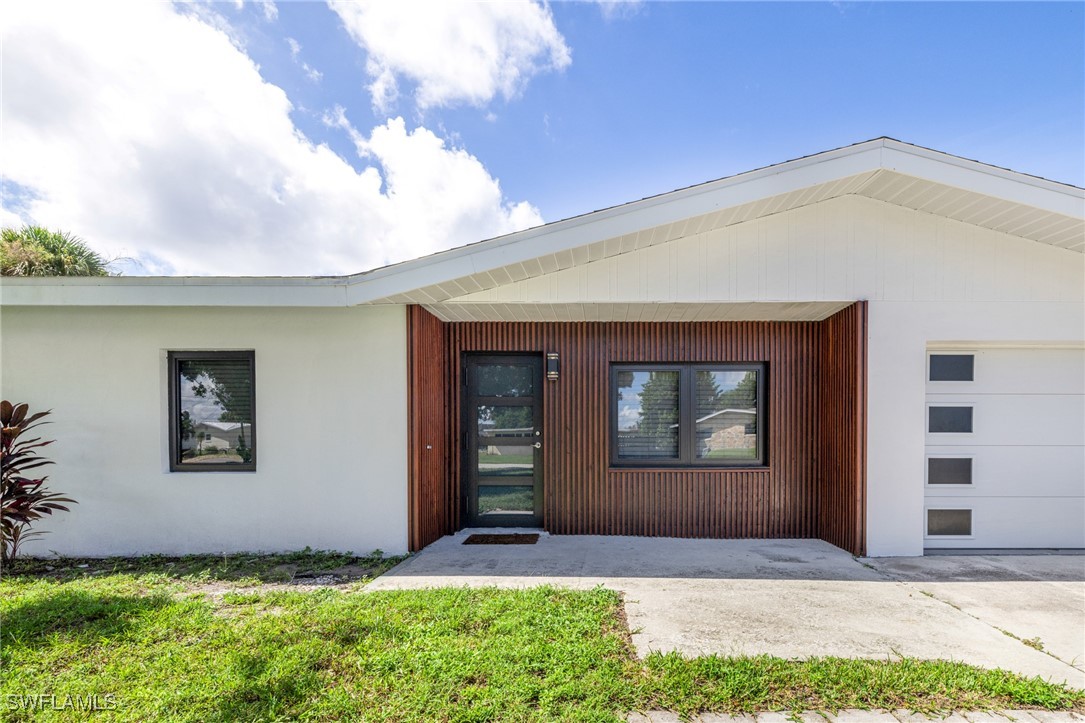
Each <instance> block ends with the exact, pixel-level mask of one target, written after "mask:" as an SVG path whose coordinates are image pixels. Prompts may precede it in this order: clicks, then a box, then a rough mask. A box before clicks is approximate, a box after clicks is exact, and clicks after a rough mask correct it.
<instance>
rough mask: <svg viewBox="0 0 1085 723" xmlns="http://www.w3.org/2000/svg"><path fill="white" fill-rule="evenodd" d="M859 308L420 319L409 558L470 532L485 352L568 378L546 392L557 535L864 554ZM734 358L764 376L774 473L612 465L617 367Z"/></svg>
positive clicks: (421, 315) (548, 511)
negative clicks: (468, 425) (744, 317)
mask: <svg viewBox="0 0 1085 723" xmlns="http://www.w3.org/2000/svg"><path fill="white" fill-rule="evenodd" d="M856 309H857V307H856V306H855V305H853V306H851V307H849V308H848V309H845V310H844V311H842V312H840V313H839V314H837V315H835V316H833V317H831V318H830V319H827V320H826V321H824V322H689V323H677V322H651V323H649V322H632V323H602V322H543V323H528V322H524V323H520V322H460V323H445V322H441V321H439V320H438V319H436V318H435V317H433V316H432V315H430V314H429V313H428V312H426V311H425V310H423V309H422V308H421V307H417V306H412V307H410V310H409V316H408V318H409V320H410V321H409V323H410V335H409V338H410V347H411V349H412V351H411V355H410V366H411V371H410V380H411V387H412V388H411V394H410V404H411V420H410V441H411V447H410V449H411V451H410V474H411V480H410V491H411V492H410V495H411V497H410V510H411V549H420V548H421V547H423V546H425V545H426V544H429V543H430V542H432V541H433V540H435V539H437V538H438V537H440V536H441V535H443V534H448V533H450V532H452V531H454V530H456V529H459V527H460V524H461V521H460V513H461V502H460V499H461V495H460V492H461V487H460V485H461V479H460V464H459V458H458V455H459V444H458V440H459V439H460V434H461V429H460V391H461V389H462V387H461V378H460V376H461V373H462V355H463V354H464V353H466V352H476V351H477V352H537V353H540V354H542V353H545V352H557V353H558V354H559V355H560V358H561V376H560V379H559V380H558V381H556V382H550V381H547V382H545V383H544V384H545V386H544V390H543V414H544V421H543V464H544V465H545V467H544V480H545V481H544V489H543V494H544V505H543V519H544V523H543V524H544V527H545V528H546V529H547V530H549V531H550V532H553V533H556V534H613V535H640V536H670V537H709V538H742V537H754V538H811V537H823V538H824V539H827V540H828V541H829V542H832V543H833V544H836V545H838V546H841V547H844V548H845V549H848V550H849V551H851V552H855V553H856V554H858V552H857V551H858V550H860V549H861V546H862V544H863V538H864V534H863V530H862V504H863V495H862V490H861V489H857V488H856V485H860V484H862V483H863V482H865V480H864V478H863V476H862V470H863V469H864V468H865V459H859V457H860V456H861V455H862V454H863V453H864V449H865V448H864V445H863V443H862V442H863V440H862V439H860V437H859V436H857V433H856V428H855V427H854V426H852V425H854V424H858V423H859V421H860V419H862V421H863V423H864V424H865V414H860V413H859V412H858V411H857V410H856V407H855V400H856V399H858V397H857V396H856V390H857V387H856V384H857V383H858V382H860V381H862V380H863V379H865V377H864V376H863V372H864V371H865V356H863V355H865V327H864V331H863V333H859V331H858V330H857V329H856V328H855V327H856V325H857V324H859V323H860V322H862V323H865V306H863V307H862V309H861V311H855V310H856ZM827 334H831V335H832V339H833V341H832V343H831V345H830V346H829V347H828V348H826V344H825V337H826V335H827ZM845 347H850V349H851V351H850V352H848V351H847V350H846V349H845ZM858 347H861V350H859V349H858ZM849 354H850V356H849ZM723 361H727V362H731V361H734V362H765V363H766V364H767V369H768V385H767V386H768V396H769V398H768V403H767V405H766V409H767V415H766V416H767V424H765V425H764V428H765V429H766V430H767V433H768V446H767V450H768V460H769V464H768V466H767V467H766V468H760V469H742V470H740V469H711V470H707V469H697V470H686V469H677V470H676V469H650V468H644V469H610V468H609V462H608V459H609V454H608V445H609V441H608V440H609V427H608V424H609V419H610V415H611V410H610V399H609V388H610V364H611V363H613V362H694V363H696V362H723ZM840 395H845V396H847V398H840V399H837V397H838V396H840ZM848 395H850V396H848ZM863 399H864V401H863V403H862V410H863V411H864V412H865V396H864V397H863ZM833 400H835V401H833ZM827 401H828V402H830V403H831V404H830V406H829V407H826V406H825V402H827ZM849 405H850V406H849ZM841 414H843V415H844V416H843V417H840V418H838V415H841ZM824 425H828V427H826V428H829V427H831V432H832V433H831V434H830V433H827V434H822V432H821V429H822V427H823V426H824ZM848 429H850V430H851V432H850V436H849V433H848V431H847V430H848ZM426 444H430V445H432V446H433V450H432V451H431V450H426V449H425V445H426ZM826 445H828V448H826Z"/></svg>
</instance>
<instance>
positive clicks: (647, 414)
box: [611, 364, 765, 467]
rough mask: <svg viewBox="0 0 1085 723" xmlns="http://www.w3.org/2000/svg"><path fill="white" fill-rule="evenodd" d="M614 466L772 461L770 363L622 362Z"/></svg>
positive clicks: (616, 385)
mask: <svg viewBox="0 0 1085 723" xmlns="http://www.w3.org/2000/svg"><path fill="white" fill-rule="evenodd" d="M611 400H612V401H611V415H612V416H611V419H612V421H611V463H612V464H614V465H626V466H645V465H651V466H655V465H670V466H685V467H702V466H703V467H725V466H745V467H751V466H762V465H764V464H765V434H764V428H765V427H764V424H765V410H764V400H765V367H764V365H763V364H615V365H614V366H613V367H612V368H611Z"/></svg>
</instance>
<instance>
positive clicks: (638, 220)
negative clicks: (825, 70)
mask: <svg viewBox="0 0 1085 723" xmlns="http://www.w3.org/2000/svg"><path fill="white" fill-rule="evenodd" d="M864 145H866V144H864ZM880 151H881V141H872V142H871V144H870V145H868V146H867V147H866V148H862V147H858V150H857V147H851V148H846V149H841V150H839V151H831V152H830V153H829V154H822V155H819V156H812V157H810V158H805V159H800V160H798V161H792V162H790V163H786V164H781V165H779V166H771V167H769V168H763V169H761V170H758V171H751V172H750V173H744V174H741V175H738V176H733V177H731V178H726V179H722V180H720V181H713V182H710V183H706V184H703V185H701V186H696V187H693V188H689V189H684V190H681V191H674V192H671V193H668V194H665V195H663V196H656V197H653V198H647V199H644V200H642V201H635V202H633V203H629V204H626V205H624V206H617V207H615V208H610V209H605V210H602V211H596V212H594V213H590V214H586V215H584V216H578V217H576V218H571V219H567V220H565V221H557V222H555V223H551V224H547V225H545V226H539V227H537V228H533V229H528V230H526V231H520V232H518V233H514V234H509V235H508V236H504V237H501V238H497V239H493V240H491V241H484V242H482V243H480V244H475V245H472V246H465V247H461V248H458V249H453V250H451V251H445V252H442V253H439V254H434V255H433V256H427V257H424V258H421V259H417V260H415V261H407V262H405V263H402V264H397V265H395V266H389V267H386V268H383V269H377V270H376V271H372V272H369V273H366V274H362V275H359V276H357V277H353V278H351V280H350V288H349V289H348V291H347V302H348V303H349V304H362V303H366V302H369V301H375V300H378V299H384V298H388V297H390V296H395V295H396V294H401V293H404V292H408V291H413V290H415V289H420V288H424V287H426V286H430V285H432V284H439V283H441V282H443V281H448V280H450V279H456V278H460V277H462V276H469V275H471V274H475V273H479V272H481V271H490V270H492V269H498V268H501V267H502V266H508V265H509V264H514V263H522V262H524V261H529V260H531V259H535V258H539V257H540V256H546V255H548V254H553V253H557V252H560V251H567V250H570V249H574V248H578V247H581V246H586V245H588V244H591V243H594V242H596V241H603V240H605V239H608V238H615V237H618V236H622V235H625V234H628V233H634V232H636V231H641V230H643V229H646V228H654V227H656V226H662V225H665V224H669V223H674V222H676V221H682V220H685V219H687V218H691V217H694V216H701V215H703V214H706V213H712V212H714V211H719V210H721V209H726V208H731V207H733V206H740V205H742V204H744V203H750V202H753V201H759V200H761V199H764V198H769V197H772V196H777V195H780V194H784V193H790V192H791V191H797V190H799V189H803V188H809V187H811V186H817V185H820V184H822V183H827V182H830V181H836V180H839V179H841V178H846V177H849V176H855V175H859V174H861V173H867V172H869V171H872V170H877V169H878V168H879V167H880V162H881V158H880Z"/></svg>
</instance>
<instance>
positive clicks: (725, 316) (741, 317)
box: [425, 301, 854, 321]
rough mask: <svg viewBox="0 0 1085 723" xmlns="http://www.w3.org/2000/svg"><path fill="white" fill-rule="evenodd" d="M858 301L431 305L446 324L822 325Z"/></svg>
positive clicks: (431, 309)
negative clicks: (729, 323) (639, 322)
mask: <svg viewBox="0 0 1085 723" xmlns="http://www.w3.org/2000/svg"><path fill="white" fill-rule="evenodd" d="M853 303H854V302H852V301H810V302H792V301H779V302H776V301H770V302H749V303H709V304H699V303H692V304H686V303H682V304H530V303H523V304H518V303H509V304H483V303H456V302H449V303H443V304H426V305H425V309H426V310H427V311H429V312H430V313H431V314H433V315H434V316H436V317H437V318H438V319H441V320H442V321H821V320H822V319H826V318H828V317H830V316H832V315H833V314H835V313H836V312H838V311H840V310H841V309H844V308H846V307H848V306H850V305H851V304H853Z"/></svg>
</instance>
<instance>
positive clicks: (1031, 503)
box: [923, 348, 1085, 549]
mask: <svg viewBox="0 0 1085 723" xmlns="http://www.w3.org/2000/svg"><path fill="white" fill-rule="evenodd" d="M926 411H927V415H926V420H927V435H926V464H925V477H926V479H925V484H924V488H925V492H926V494H925V510H924V515H923V519H924V526H925V529H924V533H925V534H924V547H926V548H928V549H933V548H1001V549H1006V548H1085V350H1082V349H1035V348H1028V349H1025V348H999V349H972V350H969V349H951V350H942V349H938V350H929V351H928V354H927V410H926Z"/></svg>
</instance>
